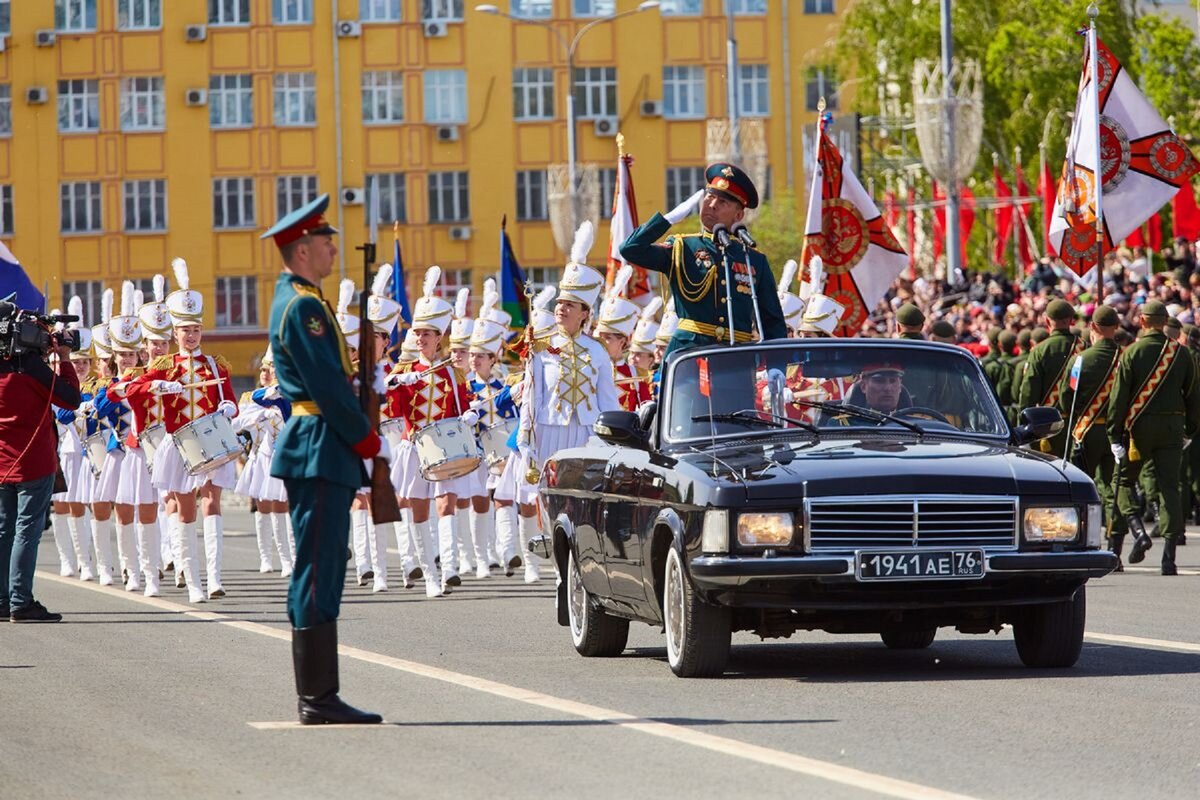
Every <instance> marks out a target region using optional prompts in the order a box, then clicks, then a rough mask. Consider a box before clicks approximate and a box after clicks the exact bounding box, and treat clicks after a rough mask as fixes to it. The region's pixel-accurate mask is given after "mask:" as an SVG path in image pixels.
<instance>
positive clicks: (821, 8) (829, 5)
mask: <svg viewBox="0 0 1200 800" xmlns="http://www.w3.org/2000/svg"><path fill="white" fill-rule="evenodd" d="M804 13H805V14H832V13H833V0H804Z"/></svg>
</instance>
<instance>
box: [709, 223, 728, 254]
mask: <svg viewBox="0 0 1200 800" xmlns="http://www.w3.org/2000/svg"><path fill="white" fill-rule="evenodd" d="M712 233H713V239H715V240H716V241H717V247H720V248H721V249H722V250H724V249H725V248H727V247H729V241H730V239H729V228H727V227H725V226H724V225H723V224H721V223H717V224H716V225H714V226H713V231H712Z"/></svg>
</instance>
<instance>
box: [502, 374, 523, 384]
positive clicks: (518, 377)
mask: <svg viewBox="0 0 1200 800" xmlns="http://www.w3.org/2000/svg"><path fill="white" fill-rule="evenodd" d="M524 378H525V373H524V372H512V373H509V375H508V377H507V378H505V379H504V385H505V386H516V385H517V384H518V383H520V382H521V381H522V380H523V379H524Z"/></svg>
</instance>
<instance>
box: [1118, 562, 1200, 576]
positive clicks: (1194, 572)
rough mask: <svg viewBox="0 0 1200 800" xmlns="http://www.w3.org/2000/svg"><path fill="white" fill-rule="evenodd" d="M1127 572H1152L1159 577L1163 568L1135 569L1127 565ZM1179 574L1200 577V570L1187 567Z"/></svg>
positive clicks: (1180, 569) (1181, 569)
mask: <svg viewBox="0 0 1200 800" xmlns="http://www.w3.org/2000/svg"><path fill="white" fill-rule="evenodd" d="M1125 571H1126V572H1147V573H1150V572H1152V573H1154V574H1155V575H1158V574H1159V572H1160V571H1161V567H1133V566H1130V565H1129V564H1126V565H1125ZM1179 574H1180V575H1200V569H1187V568H1186V567H1180V568H1179Z"/></svg>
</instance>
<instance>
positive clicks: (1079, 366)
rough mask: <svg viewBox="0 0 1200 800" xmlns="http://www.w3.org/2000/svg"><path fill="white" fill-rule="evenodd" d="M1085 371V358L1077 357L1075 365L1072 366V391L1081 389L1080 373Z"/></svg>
mask: <svg viewBox="0 0 1200 800" xmlns="http://www.w3.org/2000/svg"><path fill="white" fill-rule="evenodd" d="M1082 371H1083V356H1081V355H1079V356H1075V363H1074V364H1072V365H1071V391H1072V392H1073V391H1075V390H1076V389H1078V388H1079V373H1080V372H1082Z"/></svg>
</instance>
